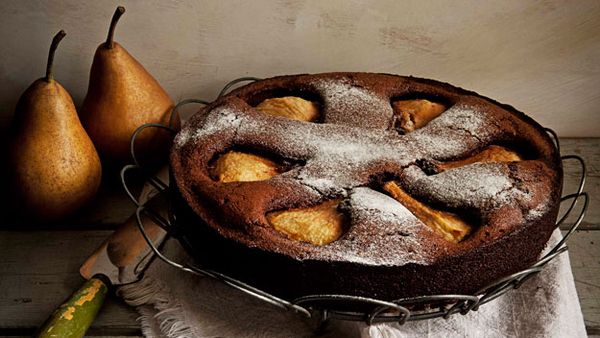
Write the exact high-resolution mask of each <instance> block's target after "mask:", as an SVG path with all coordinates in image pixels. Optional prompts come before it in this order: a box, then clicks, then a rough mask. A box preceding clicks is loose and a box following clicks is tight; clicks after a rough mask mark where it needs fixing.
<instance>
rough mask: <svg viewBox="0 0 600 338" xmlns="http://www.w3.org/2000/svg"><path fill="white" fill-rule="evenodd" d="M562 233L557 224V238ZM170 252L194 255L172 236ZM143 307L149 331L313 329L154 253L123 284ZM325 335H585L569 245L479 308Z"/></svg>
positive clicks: (350, 325)
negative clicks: (136, 276) (138, 276)
mask: <svg viewBox="0 0 600 338" xmlns="http://www.w3.org/2000/svg"><path fill="white" fill-rule="evenodd" d="M560 238H561V234H560V231H558V230H557V231H556V232H555V233H554V234H553V236H552V238H551V240H550V242H549V243H550V244H554V243H557V242H558V240H559V239H560ZM164 252H165V253H166V255H167V256H168V257H172V258H173V259H174V260H176V261H179V262H184V261H187V260H189V257H188V256H187V255H186V253H185V252H184V250H183V249H182V248H181V246H180V245H179V243H178V242H177V241H176V240H174V239H169V240H168V241H167V242H166V243H165V246H164ZM119 294H120V295H121V296H122V297H123V299H125V301H126V302H127V303H128V304H130V305H132V306H135V307H136V309H137V310H138V311H139V313H140V315H141V316H140V321H141V326H142V332H143V333H144V335H146V336H147V337H169V338H170V337H312V336H313V335H314V333H313V331H312V329H311V327H310V326H309V325H308V324H307V323H306V322H305V321H304V320H302V319H301V318H300V317H299V316H298V315H294V314H292V313H288V312H285V311H282V310H279V309H278V308H274V307H272V306H271V305H268V304H265V303H263V302H261V301H259V300H256V299H254V298H252V297H250V296H247V295H245V294H243V293H241V292H239V291H237V290H234V289H232V288H230V287H228V286H226V285H223V284H221V283H220V282H217V281H214V280H212V279H210V278H206V277H198V276H195V275H191V274H189V273H186V272H183V271H180V270H178V269H176V268H174V267H171V266H169V265H167V264H165V263H164V262H162V261H160V260H159V259H155V260H154V261H153V262H152V263H151V265H150V266H149V268H148V270H147V271H146V273H145V275H144V278H143V279H142V280H141V281H140V282H138V283H135V284H131V285H126V286H123V287H121V288H120V289H119ZM321 337H385V338H395V337H478V338H479V337H586V332H585V326H584V322H583V316H582V313H581V308H580V306H579V300H578V298H577V292H576V290H575V283H574V280H573V274H572V272H571V265H570V263H569V257H568V253H563V254H561V255H560V256H559V257H557V258H556V259H554V260H553V261H552V262H550V263H549V264H548V265H546V267H545V268H544V270H543V271H542V272H540V273H539V274H537V275H536V276H535V277H533V278H531V279H530V280H528V281H526V282H525V283H524V284H523V285H522V286H521V287H520V288H519V289H516V290H511V291H509V292H508V293H506V294H505V295H503V296H501V297H500V298H498V299H496V300H494V301H492V302H490V303H487V304H484V305H482V306H481V307H480V308H479V310H478V311H477V312H469V313H468V314H467V315H464V316H463V315H460V314H456V315H453V316H451V317H450V318H449V319H442V318H439V319H432V320H427V321H418V322H408V323H406V324H405V325H402V326H400V325H398V324H378V325H373V326H370V327H369V326H367V325H365V324H364V323H356V322H345V321H337V320H335V321H332V322H331V324H330V325H329V326H328V329H327V331H326V332H325V334H323V335H322V336H321Z"/></svg>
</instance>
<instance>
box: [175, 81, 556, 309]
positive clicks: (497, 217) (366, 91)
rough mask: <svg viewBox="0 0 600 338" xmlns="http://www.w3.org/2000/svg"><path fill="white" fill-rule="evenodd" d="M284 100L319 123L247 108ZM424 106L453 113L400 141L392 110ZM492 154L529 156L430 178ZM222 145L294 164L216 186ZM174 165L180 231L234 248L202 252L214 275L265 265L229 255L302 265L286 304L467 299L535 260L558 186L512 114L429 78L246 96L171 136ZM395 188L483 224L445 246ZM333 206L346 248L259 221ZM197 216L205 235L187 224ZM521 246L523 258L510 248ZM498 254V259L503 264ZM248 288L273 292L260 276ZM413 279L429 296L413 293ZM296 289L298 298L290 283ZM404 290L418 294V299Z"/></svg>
mask: <svg viewBox="0 0 600 338" xmlns="http://www.w3.org/2000/svg"><path fill="white" fill-rule="evenodd" d="M284 95H294V96H299V97H303V98H306V99H311V100H313V101H312V102H318V104H319V106H320V108H321V116H320V120H319V121H316V122H312V123H308V122H302V121H293V120H290V119H284V118H281V117H273V116H268V115H265V114H262V113H260V112H258V111H257V110H256V109H255V108H254V107H255V106H256V105H258V104H260V102H262V101H264V100H265V99H267V98H269V97H274V96H284ZM419 96H421V97H426V98H432V99H438V100H439V101H441V102H443V103H444V104H446V105H447V106H448V109H446V110H445V111H444V112H443V113H441V115H439V116H438V117H437V118H434V119H433V120H432V121H430V122H429V123H427V124H426V125H424V126H423V127H421V128H420V129H417V130H415V131H412V132H410V133H407V134H404V135H401V134H399V133H398V132H397V131H396V129H395V125H394V123H395V116H394V112H393V109H392V108H391V107H392V102H393V101H394V100H395V99H398V98H404V97H409V98H410V97H419ZM496 144H500V145H503V146H508V147H511V148H513V149H518V151H519V152H520V153H521V154H523V160H521V161H517V162H499V163H472V164H468V165H464V166H462V167H457V168H452V169H449V170H446V171H443V172H439V173H433V174H432V173H431V172H430V171H428V169H427V168H430V167H431V166H432V164H433V166H434V167H435V166H436V165H437V164H440V163H448V162H449V161H454V160H458V159H461V158H464V157H467V156H471V155H473V154H474V153H476V152H479V151H481V150H482V149H484V148H486V147H489V146H490V145H496ZM228 149H246V150H247V149H250V150H252V151H254V152H256V153H258V154H267V155H269V156H276V157H278V158H280V159H281V158H283V159H284V160H285V161H288V162H291V163H293V165H290V166H289V167H288V168H287V171H284V172H282V173H280V174H278V175H276V176H274V177H272V178H270V179H268V180H264V181H258V182H230V183H220V182H216V181H215V180H214V178H213V177H211V175H210V172H209V168H210V166H211V162H212V161H214V158H215V156H218V155H219V154H222V153H224V152H225V151H227V150H228ZM424 163H425V164H427V166H425V165H424ZM171 165H172V171H173V176H174V181H175V182H176V184H177V186H178V189H179V193H180V194H181V196H182V201H184V203H183V204H185V205H189V206H190V207H191V209H190V210H193V212H189V213H183V212H182V214H187V215H188V216H190V217H186V218H185V219H186V221H187V222H189V223H190V224H188V225H182V226H183V227H184V228H185V229H187V230H186V231H191V232H193V233H195V232H196V231H199V230H198V229H204V230H206V231H208V235H206V234H205V235H203V236H197V237H198V238H200V239H199V240H200V241H203V240H202V238H204V237H206V238H211V240H210V241H207V242H210V243H217V242H218V243H220V244H219V245H217V246H211V245H208V246H207V245H204V247H205V248H211V252H212V250H214V251H215V252H219V251H221V250H223V249H222V248H224V247H228V249H227V251H226V252H224V254H223V255H216V256H215V254H213V255H211V254H210V252H203V253H202V255H200V256H202V257H213V258H211V259H210V261H212V262H213V263H215V267H216V268H217V267H219V266H221V267H223V268H225V267H231V271H229V272H230V273H232V274H234V275H236V276H240V278H243V277H244V276H246V275H248V274H251V271H247V274H245V273H244V271H245V269H244V266H245V267H251V266H252V269H251V270H254V271H261V269H263V267H261V265H260V264H251V261H252V259H249V260H250V261H248V260H244V264H241V265H242V266H239V265H240V264H236V263H235V259H234V261H229V258H228V257H229V256H230V254H231V253H235V254H231V256H239V255H242V256H244V257H254V256H256V259H257V260H256V262H261V261H262V262H263V263H264V262H270V260H271V259H273V262H271V263H268V264H267V266H268V267H269V268H274V267H276V268H277V269H285V268H286V267H287V269H292V270H294V269H296V270H295V272H294V273H292V276H296V277H294V280H293V281H287V282H286V281H279V282H277V284H279V285H288V288H290V289H294V290H295V291H290V294H302V292H308V291H310V290H311V289H312V290H313V291H314V290H317V289H321V290H322V291H323V290H328V292H343V291H344V290H345V291H347V292H350V291H352V292H353V293H356V292H361V291H360V290H357V285H360V286H361V287H359V288H358V289H364V292H366V294H364V295H371V296H373V295H375V294H377V293H375V290H377V289H382V288H383V287H384V286H385V285H388V286H392V287H391V290H395V291H391V292H392V293H391V294H387V295H385V296H386V298H389V299H392V298H394V297H393V294H396V295H405V294H407V292H408V293H409V294H413V293H412V292H413V291H415V290H418V291H422V292H425V293H432V292H433V293H438V292H435V291H436V290H437V291H443V290H450V289H448V287H452V288H453V289H452V290H465V292H467V291H470V292H473V291H474V288H476V287H478V286H481V285H483V284H484V282H489V281H491V280H492V279H493V278H492V277H497V276H499V275H502V274H507V273H510V272H515V271H517V270H518V269H521V268H523V267H525V266H527V265H528V264H531V263H532V262H533V261H534V260H535V258H536V257H537V255H538V254H539V251H540V250H541V247H542V246H543V245H544V244H545V242H546V241H547V239H548V238H549V236H550V234H551V232H552V229H553V222H554V219H555V217H556V212H557V210H558V208H557V206H558V202H559V197H560V185H561V184H560V182H561V179H562V173H561V170H560V165H559V158H558V153H557V152H556V150H555V149H554V147H553V145H552V141H551V140H550V139H549V138H548V136H547V135H546V134H545V132H544V131H543V129H542V128H541V127H539V125H537V124H536V123H534V122H532V120H530V119H529V118H527V117H525V115H524V114H522V113H519V112H517V111H516V110H514V109H513V108H511V107H508V106H499V105H497V104H495V103H494V102H492V101H490V100H488V99H486V98H483V97H480V96H477V95H476V94H474V93H473V92H467V91H464V90H462V89H459V88H455V87H452V86H450V85H447V84H443V83H438V82H435V81H431V80H422V79H414V78H405V77H399V76H392V75H383V74H363V73H358V74H357V73H352V74H350V73H335V74H319V75H300V76H285V77H278V78H273V79H268V80H264V81H259V82H256V83H253V84H250V85H248V86H245V87H242V88H240V89H238V90H236V91H234V92H232V93H230V94H228V95H226V96H225V97H223V98H221V99H220V100H217V101H216V102H214V103H213V104H211V105H209V106H207V107H206V108H204V109H203V111H202V112H200V113H198V114H196V115H195V116H194V117H193V118H192V120H191V121H190V122H189V123H188V124H187V125H186V126H185V127H184V128H183V130H182V132H181V133H180V134H179V135H178V137H177V139H176V145H175V147H174V149H173V151H172V154H171ZM438 167H440V168H441V166H438ZM389 180H394V181H395V182H397V183H398V186H399V187H400V188H401V189H403V191H406V192H407V194H409V195H410V196H412V197H414V198H415V199H418V200H420V201H421V202H426V203H427V204H431V205H432V206H433V207H436V208H438V207H439V208H441V209H444V210H448V211H451V212H456V213H458V214H459V215H461V216H462V215H465V218H467V219H470V220H476V221H475V223H477V224H478V225H477V227H476V228H475V229H474V232H473V233H471V234H469V235H468V236H467V237H465V239H464V240H461V241H460V243H451V242H448V241H446V240H444V239H443V238H441V237H440V236H439V235H438V234H437V233H435V231H432V229H431V228H430V227H428V226H426V225H425V224H423V222H421V220H420V219H418V218H417V217H415V215H414V213H413V212H411V210H408V209H407V208H406V207H405V206H404V205H403V204H401V203H398V201H396V200H395V199H394V198H393V196H392V195H390V193H389V191H386V190H385V189H383V186H384V185H383V181H389ZM332 199H339V200H340V201H343V202H342V203H341V204H340V206H339V209H340V211H341V212H342V213H343V214H344V215H345V217H346V223H347V225H346V227H345V229H344V233H343V234H342V235H341V237H340V238H338V239H337V240H335V241H333V242H332V243H329V244H327V245H324V246H317V245H313V244H311V243H306V242H302V241H296V240H293V239H290V238H288V237H286V236H282V234H281V233H279V232H277V231H274V230H273V228H272V226H271V225H270V224H269V222H268V221H267V219H266V216H265V215H267V214H268V213H269V212H272V211H274V210H285V209H289V208H299V207H309V206H311V205H315V204H318V203H322V202H324V201H328V200H332ZM194 215H195V216H196V217H197V219H196V220H194V217H192V216H194ZM178 219H179V217H178ZM181 219H183V218H181ZM198 219H201V220H203V221H205V222H207V223H208V227H207V228H203V226H202V225H198V226H193V225H192V224H193V223H194V222H197V221H198ZM196 228H197V229H196ZM211 234H212V235H211ZM213 235H214V236H213ZM187 237H190V236H187ZM532 240H533V241H535V242H532ZM210 243H208V244H210ZM523 243H528V245H525V244H523ZM197 245H198V246H202V244H199V243H198V244H197ZM230 246H233V248H230ZM510 247H512V248H513V249H512V250H508V249H507V248H510ZM518 248H521V249H520V250H522V251H517V252H515V250H517V249H518ZM532 249H533V250H532ZM538 249H539V250H538ZM244 251H249V252H257V253H256V254H250V253H249V252H244ZM505 251H506V252H505ZM219 257H220V258H219ZM494 257H496V260H494ZM503 257H504V258H505V262H504V263H502V264H500V263H498V262H499V261H502V260H501V259H500V260H499V259H498V258H503ZM203 260H204V259H203ZM278 262H279V263H278ZM283 262H285V263H283ZM205 263H210V262H205ZM280 263H281V264H280ZM294 267H295V268H294ZM332 267H334V268H333V269H332ZM337 267H339V269H338V268H337ZM474 267H475V269H474ZM484 268H485V270H484ZM284 271H285V270H284ZM326 271H327V272H328V273H329V275H332V276H335V277H339V278H332V279H331V282H332V283H333V284H332V285H331V286H330V287H328V286H327V281H326V280H322V281H319V280H320V278H319V274H320V273H324V272H326ZM338 272H339V276H338V275H337V273H338ZM350 272H351V273H350ZM264 273H266V274H267V275H268V271H264ZM413 273H415V274H416V275H415V276H412V274H413ZM260 274H261V273H259V275H260ZM445 274H447V275H454V279H451V278H450V279H448V278H449V277H448V276H446V277H448V278H446V277H444V278H445V282H443V284H444V285H445V287H446V288H444V286H443V285H440V282H435V279H436V278H440V277H443V276H445ZM251 275H255V274H251ZM350 275H351V276H350ZM384 275H385V276H388V277H385V276H384ZM300 276H303V277H302V278H300ZM373 276H378V277H373ZM410 276H412V277H410ZM457 276H462V280H463V282H462V283H463V284H464V285H462V284H461V282H458V281H460V280H461V279H459V278H457ZM469 276H471V277H469ZM248 278H250V279H252V278H254V279H252V280H253V281H254V282H256V283H257V285H263V286H265V287H267V288H271V289H272V288H273V285H269V284H273V283H269V281H261V280H260V277H256V276H255V277H250V276H246V278H245V279H248ZM415 278H417V279H420V280H419V281H415V282H419V283H420V284H423V285H424V286H425V289H419V288H416V289H415V288H414V284H412V283H413V282H411V280H414V279H415ZM299 280H302V283H301V284H302V285H303V286H302V287H301V290H300V289H298V287H291V286H289V284H290V283H298V281H299ZM427 280H429V282H428V283H425V281H427ZM294 281H295V282H294ZM453 281H454V282H453ZM457 283H458V284H457ZM400 284H402V285H405V284H406V285H412V286H411V287H410V288H409V289H411V290H413V291H410V290H405V288H406V287H403V286H402V285H400ZM459 284H461V285H462V286H461V285H459ZM306 288H308V290H307V289H306ZM284 289H285V287H284ZM335 290H337V291H335ZM284 291H285V290H282V291H281V292H284ZM288 291H289V290H288ZM417 294H418V293H417ZM387 296H389V297H387Z"/></svg>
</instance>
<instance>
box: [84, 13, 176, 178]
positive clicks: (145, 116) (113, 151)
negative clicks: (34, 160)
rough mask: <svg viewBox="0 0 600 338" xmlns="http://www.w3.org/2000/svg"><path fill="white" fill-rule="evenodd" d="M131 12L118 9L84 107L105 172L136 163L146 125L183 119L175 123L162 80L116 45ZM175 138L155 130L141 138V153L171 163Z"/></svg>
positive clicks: (154, 160) (171, 123)
mask: <svg viewBox="0 0 600 338" xmlns="http://www.w3.org/2000/svg"><path fill="white" fill-rule="evenodd" d="M124 12H125V8H123V7H118V8H117V10H116V11H115V14H114V15H113V18H112V21H111V24H110V28H109V32H108V37H107V39H106V42H104V43H102V44H101V45H100V46H98V49H97V50H96V54H95V55H94V61H93V63H92V69H91V72H90V82H89V86H88V92H87V95H86V97H85V100H84V102H83V106H82V108H81V118H82V121H83V125H84V126H85V128H86V130H87V131H88V133H89V135H90V137H91V138H92V141H93V142H94V144H95V145H96V148H97V149H98V152H99V153H100V157H101V158H102V162H103V164H104V165H105V166H104V169H105V170H109V171H114V170H116V169H121V167H122V166H123V165H125V164H128V163H131V156H130V139H131V136H132V134H133V133H134V131H135V130H136V129H137V128H138V127H139V126H141V125H143V124H146V123H156V124H162V125H166V126H172V127H174V128H177V127H178V126H179V121H178V117H174V118H173V121H170V117H171V111H172V108H173V101H172V100H171V98H170V97H169V95H168V94H167V93H166V92H165V90H164V89H163V88H162V87H161V86H160V85H159V84H158V82H157V81H156V79H154V78H153V77H152V75H150V73H148V72H147V71H146V69H144V67H143V66H142V65H141V64H140V63H139V62H138V61H137V60H136V59H135V58H134V57H133V56H131V55H130V54H129V53H128V52H127V50H125V48H123V47H122V46H121V45H119V44H118V43H116V42H114V41H113V35H114V30H115V26H116V24H117V22H118V20H119V18H120V17H121V15H122V14H123V13H124ZM170 137H171V134H170V133H168V132H165V131H164V130H163V129H158V128H149V129H145V130H144V131H143V132H141V133H140V134H139V135H138V137H137V138H136V143H135V147H136V154H137V155H138V156H139V157H140V158H141V159H142V160H147V161H150V162H151V164H152V163H157V162H162V161H165V160H166V159H167V151H168V149H169V147H170V141H171V139H170Z"/></svg>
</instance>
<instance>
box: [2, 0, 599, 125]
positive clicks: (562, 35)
mask: <svg viewBox="0 0 600 338" xmlns="http://www.w3.org/2000/svg"><path fill="white" fill-rule="evenodd" d="M118 4H123V5H125V6H126V8H127V13H126V14H125V16H124V17H123V18H122V19H121V22H120V24H119V27H118V28H117V33H116V40H117V41H119V42H120V43H121V44H122V45H124V46H125V47H126V48H127V49H128V50H129V51H130V52H131V53H132V54H133V55H134V56H136V57H137V58H138V59H139V60H140V61H141V62H142V64H144V65H145V66H146V68H147V69H148V70H150V71H151V72H152V73H153V74H154V75H155V76H156V77H157V79H158V80H159V81H160V82H161V83H162V84H163V85H164V87H165V88H166V89H167V91H168V92H169V93H170V94H171V96H172V97H173V98H174V99H176V100H178V99H183V98H190V97H204V98H212V97H214V95H215V94H216V93H217V92H218V89H219V88H220V87H221V86H222V85H223V84H224V83H225V82H227V81H228V80H229V79H232V78H235V77H239V76H245V75H254V76H260V77H263V76H271V75H276V74H290V73H299V72H324V71H344V70H348V71H374V72H389V73H398V74H412V75H415V76H421V77H430V78H435V79H439V80H442V81H447V82H451V83H453V84H456V85H458V86H462V87H465V88H468V89H472V90H475V91H478V92H480V93H482V94H484V95H487V96H490V97H493V98H495V99H497V100H499V101H501V102H505V103H510V104H512V105H514V106H516V107H517V108H518V109H520V110H523V111H525V112H526V113H528V114H530V115H531V116H533V117H534V118H535V119H537V120H538V121H539V122H540V123H542V124H544V125H546V126H549V127H551V128H554V129H555V130H557V131H558V133H559V134H560V135H561V136H600V34H599V32H600V1H597V0H580V1H570V2H567V1H554V0H547V1H523V0H514V1H513V0H511V1H496V2H492V1H463V0H460V1H420V0H417V1H342V0H331V1H266V0H259V1H191V0H190V1H160V0H150V1H121V2H115V1H86V2H83V1H78V0H68V1H19V0H3V1H1V2H0V26H1V27H0V45H1V46H2V47H0V80H1V82H0V83H1V85H0V86H1V87H0V88H1V90H0V127H5V126H6V125H7V124H8V122H9V121H10V119H11V117H12V114H13V109H14V105H15V103H16V101H17V99H18V96H19V95H20V93H21V92H22V91H23V90H24V89H25V88H26V87H27V86H28V85H29V84H30V83H31V82H32V81H33V80H34V79H36V78H39V77H41V76H42V74H43V72H44V67H45V61H46V53H47V49H48V46H49V44H50V40H51V38H52V36H53V34H54V33H56V32H57V31H58V30H59V29H61V28H63V29H65V30H66V31H67V37H66V39H65V40H64V41H63V42H62V44H61V47H60V50H59V51H58V54H57V58H56V61H57V64H56V73H57V79H58V80H59V81H60V82H62V83H63V85H64V86H65V87H66V88H67V89H68V90H69V91H70V92H71V94H72V96H73V97H74V100H75V103H76V104H77V105H78V104H80V103H81V101H82V99H83V97H84V95H85V92H86V88H87V81H88V72H89V67H90V63H91V60H92V57H93V53H94V50H95V48H96V46H97V45H98V44H99V43H100V42H102V41H103V39H105V36H106V30H107V26H108V23H109V20H110V17H111V15H112V13H113V11H114V9H115V7H116V5H118Z"/></svg>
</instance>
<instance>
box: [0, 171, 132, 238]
mask: <svg viewBox="0 0 600 338" xmlns="http://www.w3.org/2000/svg"><path fill="white" fill-rule="evenodd" d="M137 186H139V184H137ZM6 193H7V192H6V191H2V192H1V194H2V195H5V194H6ZM3 198H5V199H9V198H10V196H3ZM6 208H7V204H6V203H2V204H0V215H3V216H5V217H3V219H2V222H0V229H3V230H55V229H58V230H70V229H77V230H79V229H82V230H86V229H87V230H104V229H113V228H114V227H115V226H116V225H118V224H121V223H122V222H124V221H125V220H126V219H127V218H128V217H129V216H130V215H131V214H132V213H134V212H135V207H134V205H133V203H132V202H131V201H130V200H129V198H128V197H127V195H126V194H125V191H124V190H123V188H122V187H121V186H120V185H119V184H117V183H116V182H112V183H110V184H108V183H103V185H102V186H101V188H100V191H99V192H98V195H97V196H96V198H95V199H94V200H93V201H92V202H90V204H89V205H87V206H85V207H84V208H82V209H81V210H78V211H77V212H75V214H73V215H71V216H69V217H68V218H67V219H64V220H60V221H56V222H53V223H49V224H48V223H46V224H42V223H35V222H32V221H27V220H22V219H19V218H18V216H16V215H14V214H13V213H12V212H11V210H7V209H6Z"/></svg>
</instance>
